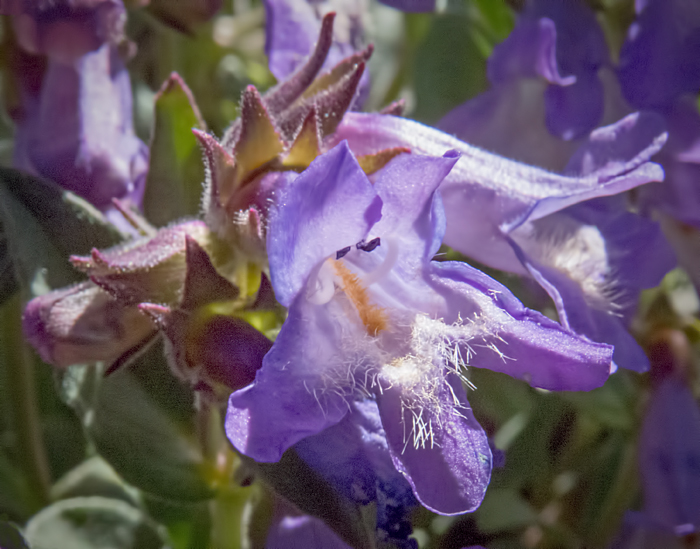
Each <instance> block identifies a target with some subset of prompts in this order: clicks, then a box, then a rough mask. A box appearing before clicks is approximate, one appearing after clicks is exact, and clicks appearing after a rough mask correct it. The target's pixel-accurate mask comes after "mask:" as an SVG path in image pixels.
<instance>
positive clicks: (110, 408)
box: [0, 0, 700, 549]
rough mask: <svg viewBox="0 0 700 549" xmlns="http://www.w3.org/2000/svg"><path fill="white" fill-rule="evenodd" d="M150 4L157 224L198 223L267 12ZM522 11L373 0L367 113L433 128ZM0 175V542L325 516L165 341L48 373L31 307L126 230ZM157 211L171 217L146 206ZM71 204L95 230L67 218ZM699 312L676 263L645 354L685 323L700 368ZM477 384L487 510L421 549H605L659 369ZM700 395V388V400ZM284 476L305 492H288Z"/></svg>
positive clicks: (221, 532) (139, 83)
mask: <svg viewBox="0 0 700 549" xmlns="http://www.w3.org/2000/svg"><path fill="white" fill-rule="evenodd" d="M142 3H143V2H140V1H138V0H132V2H131V3H130V4H129V5H128V7H129V19H128V26H127V36H128V37H129V39H130V40H131V41H132V42H133V48H132V52H131V53H132V55H133V56H132V58H131V60H130V61H129V63H128V69H129V71H130V74H131V78H132V85H133V92H134V98H135V101H134V106H135V109H134V115H135V123H136V128H137V132H138V134H139V135H140V137H141V138H142V139H143V140H144V141H145V142H146V143H149V144H150V145H151V148H152V153H151V154H152V157H151V174H150V175H149V191H148V193H150V194H147V198H146V205H145V209H146V215H147V217H148V218H149V220H150V221H151V222H152V223H154V224H155V225H164V224H166V223H167V222H169V221H170V220H172V219H177V218H180V217H182V216H186V215H194V214H196V213H197V205H198V194H199V191H200V189H201V186H200V185H201V182H202V180H203V171H202V164H201V158H200V152H199V149H198V147H197V146H196V143H195V140H194V138H193V137H192V134H191V132H190V128H192V127H194V126H199V127H205V128H207V129H208V130H209V131H211V132H213V133H214V134H216V135H218V136H221V135H222V134H223V131H224V130H225V128H226V127H227V126H228V125H229V124H230V122H231V121H232V120H233V119H234V118H235V117H236V116H237V113H238V99H239V97H240V94H241V92H242V90H243V89H244V88H245V86H247V85H249V84H253V85H255V86H256V87H258V89H260V90H261V91H262V90H264V89H265V88H268V87H270V86H271V85H273V84H274V78H273V77H272V75H271V74H270V73H269V71H268V69H267V65H266V58H265V55H264V10H263V7H262V5H261V4H260V3H259V2H257V1H251V0H233V1H227V2H225V3H224V6H223V8H222V9H221V10H220V11H219V12H218V13H217V14H216V16H215V17H214V18H213V19H211V20H210V21H205V22H201V21H196V18H189V17H184V18H182V19H179V20H178V19H177V18H175V19H173V18H172V17H170V16H168V15H167V13H165V14H164V12H163V10H161V9H159V6H160V5H162V3H163V2H156V1H153V2H152V3H151V5H149V6H143V5H141V4H142ZM519 4H520V2H519V1H517V0H511V1H509V2H506V1H503V0H446V1H445V2H442V3H441V5H440V6H439V8H440V9H439V10H438V12H437V13H433V14H403V13H401V12H399V11H396V10H392V9H390V8H387V7H385V6H382V5H379V4H377V3H371V4H370V5H369V9H370V11H371V16H370V18H369V22H370V27H369V36H368V38H369V40H370V41H372V42H374V43H375V46H376V50H375V54H374V56H373V58H372V59H371V62H370V65H369V67H370V71H371V76H372V82H373V84H372V91H371V95H370V98H369V101H368V103H367V105H366V109H367V110H377V109H380V108H382V107H383V106H385V105H387V104H388V103H390V102H391V101H394V100H396V99H399V98H403V99H405V100H406V104H407V111H406V116H409V117H412V118H415V119H417V120H420V121H423V122H425V123H428V124H431V123H435V122H436V121H438V120H439V119H440V118H441V117H442V116H443V115H444V114H446V113H447V112H448V111H449V110H450V109H451V108H453V107H455V106H457V105H459V104H460V103H462V102H464V101H465V100H466V99H469V98H471V97H474V96H475V95H477V94H478V93H480V92H482V91H484V90H485V89H486V88H487V87H488V82H487V79H486V59H487V58H488V56H489V55H490V53H491V51H492V49H493V47H494V45H495V44H497V43H499V42H500V41H501V40H503V39H504V38H505V37H506V36H507V35H508V33H509V32H510V31H511V29H512V28H513V24H514V20H515V14H516V11H517V9H518V8H519V7H520V6H519ZM591 5H592V7H594V8H595V9H596V10H597V14H598V17H599V20H600V22H601V23H602V25H603V28H604V29H605V32H606V36H607V39H608V41H609V43H610V45H611V48H612V51H613V52H615V51H616V50H617V49H618V48H619V46H620V44H621V43H622V40H623V37H624V33H625V32H626V29H627V26H628V24H629V22H630V21H631V20H632V18H633V5H632V2H631V1H628V0H593V1H591ZM166 11H167V10H166ZM0 32H1V33H2V40H1V42H2V44H3V46H2V48H3V49H2V56H0V63H1V64H2V69H3V70H2V73H1V74H2V91H3V95H4V97H5V105H6V107H8V108H9V107H11V105H12V95H13V90H12V86H13V82H12V75H11V73H10V72H9V70H7V69H8V58H9V54H10V52H11V50H12V47H13V44H12V40H13V37H12V32H11V29H10V25H9V24H8V21H7V20H3V21H2V27H1V29H0ZM172 72H177V73H178V74H179V75H180V76H181V77H182V79H183V80H184V81H185V82H186V83H187V85H188V86H189V88H190V89H191V91H192V94H193V96H194V98H195V99H196V104H197V106H198V108H199V111H200V112H199V113H197V112H193V111H192V108H191V107H190V105H189V103H188V101H187V98H186V97H184V95H183V92H182V89H181V88H178V87H177V86H174V87H170V88H167V89H166V88H164V92H163V93H162V94H160V95H158V90H159V89H161V86H163V84H164V82H166V81H167V80H168V79H169V78H170V75H171V73H172ZM12 140H13V128H12V123H11V122H10V118H9V117H8V116H7V114H6V113H3V116H2V117H1V118H0V163H1V164H2V165H3V166H10V165H11V158H12V143H13V141H12ZM156 179H158V180H159V181H155V180H156ZM151 180H154V182H151ZM0 183H1V184H0V210H1V212H2V216H1V219H2V226H3V227H2V228H3V233H2V238H3V240H2V241H1V242H0V251H2V254H0V256H1V257H2V258H4V262H3V263H0V275H1V276H2V284H0V299H1V300H2V305H1V306H0V547H3V548H4V549H19V548H21V547H28V546H31V547H32V548H35V549H38V548H51V549H64V548H65V549H82V548H88V547H101V548H115V549H122V548H127V547H136V548H151V547H153V548H157V547H172V548H174V549H186V548H202V549H206V548H215V549H238V548H245V547H261V546H262V545H263V543H264V541H263V540H264V535H265V528H266V524H267V523H269V520H270V513H271V509H272V504H273V501H274V497H275V495H274V494H275V492H277V493H280V494H282V495H284V496H285V497H287V498H289V499H290V500H292V501H294V502H295V503H296V504H297V505H298V506H299V507H300V508H301V509H302V510H306V511H310V512H315V513H321V512H322V511H319V510H318V509H315V508H314V502H313V501H311V500H313V498H311V500H309V498H308V497H307V498H306V499H305V498H304V497H303V495H300V493H301V492H303V489H302V488H304V489H306V488H308V483H309V482H314V480H313V479H311V477H312V476H313V474H312V473H311V472H309V471H304V470H303V467H302V466H301V465H300V464H299V463H296V462H294V459H293V457H292V458H290V459H289V460H287V461H286V462H284V463H281V464H280V465H279V469H278V470H275V469H274V468H267V469H266V468H256V467H255V466H254V465H251V464H250V463H247V462H246V463H244V462H242V461H241V458H239V457H238V456H237V455H235V454H234V452H233V450H228V451H227V452H225V453H223V454H222V453H221V452H218V451H210V450H211V449H217V448H220V447H221V445H222V444H225V442H224V439H223V432H222V429H221V428H220V423H221V417H220V415H219V414H218V412H217V411H216V410H213V411H212V412H211V414H210V415H208V416H206V417H201V415H198V414H196V413H195V409H196V406H195V399H196V398H197V396H196V395H195V394H194V393H193V392H192V390H191V389H190V388H188V387H186V386H184V385H183V384H182V383H181V382H180V381H178V380H177V379H175V377H174V376H173V375H172V374H171V372H170V371H169V369H168V368H167V365H166V363H165V360H164V357H163V352H162V345H163V344H162V342H161V341H159V340H156V341H154V342H152V343H151V344H150V346H148V347H147V348H145V349H144V350H143V352H141V353H140V354H139V355H138V356H136V357H135V358H134V359H133V360H132V362H131V364H130V365H128V367H125V368H122V369H120V370H119V371H118V372H116V373H115V374H113V375H111V376H109V377H104V376H103V370H104V366H99V365H98V366H97V367H94V366H92V365H76V366H72V367H70V368H68V369H67V370H65V371H61V372H59V371H57V370H55V369H53V368H51V367H49V366H48V365H46V364H44V363H42V362H41V360H40V359H39V358H38V357H37V356H36V355H35V354H34V352H33V351H32V350H30V349H29V348H28V347H27V345H26V344H24V343H23V340H22V333H21V327H20V324H19V322H18V318H19V316H20V313H21V308H22V304H23V303H24V302H26V300H27V299H28V298H29V297H31V296H32V295H36V294H38V293H41V292H43V291H45V289H46V287H47V286H49V287H58V286H60V285H63V284H65V283H68V282H72V281H74V280H77V279H78V277H77V275H76V274H75V273H74V272H73V271H72V269H71V268H70V267H69V266H68V264H67V262H66V260H65V258H66V257H67V255H68V254H70V253H72V254H75V253H86V252H88V251H89V249H90V248H91V247H93V246H97V247H100V246H104V245H107V244H111V243H115V242H117V241H119V239H120V236H119V235H117V234H111V233H110V231H109V229H108V228H106V227H105V226H104V220H101V219H99V216H95V215H93V212H92V211H91V210H90V208H89V207H88V206H87V205H86V204H84V203H82V202H81V201H80V200H79V199H75V198H74V197H73V198H72V199H69V198H66V196H65V195H61V196H60V197H58V200H55V201H54V202H53V203H52V204H51V205H50V207H49V205H47V204H44V205H43V206H42V205H41V204H39V205H37V203H36V201H35V197H32V196H28V195H26V193H24V194H23V193H22V192H21V182H19V183H18V182H17V181H14V180H13V176H12V174H10V173H6V172H0ZM173 195H176V198H172V196H173ZM149 203H158V204H159V207H158V208H152V209H151V211H149ZM42 208H43V209H42ZM47 208H49V209H48V210H47ZM164 208H165V209H164ZM47 211H48V212H49V213H48V214H47ZM76 212H79V213H80V216H79V217H80V219H82V225H81V224H77V225H76V224H74V225H73V226H70V224H67V223H60V220H61V219H64V218H68V217H70V218H71V219H72V218H73V217H75V215H76ZM61 216H63V217H61ZM71 216H72V217H71ZM91 216H92V217H91ZM159 216H160V217H159ZM81 234H82V235H83V239H82V240H80V239H79V238H78V239H77V240H76V238H77V236H79V235H81ZM85 235H88V236H85ZM86 240H88V241H86ZM444 251H445V252H446V254H447V255H446V256H445V257H448V258H455V254H453V253H452V252H449V250H444ZM8 257H9V259H8ZM484 270H486V271H487V272H489V274H491V275H492V276H495V277H496V278H498V279H500V280H501V281H502V282H503V283H505V284H506V285H507V286H508V287H510V288H511V289H512V290H513V291H514V292H515V293H516V294H517V295H518V297H520V298H521V299H522V300H523V301H524V302H525V303H526V304H527V305H528V306H530V307H535V308H538V309H540V310H543V311H544V312H545V313H546V314H550V315H551V314H554V313H553V307H552V306H551V304H550V303H549V302H548V298H546V296H545V295H544V294H543V293H542V292H541V290H539V289H537V288H535V287H534V286H533V285H530V284H528V283H527V282H524V281H522V280H521V279H519V278H517V277H515V276H511V275H504V274H502V273H498V272H494V271H492V270H488V269H484ZM697 312H698V299H697V296H696V294H695V292H694V290H693V287H692V285H691V284H690V282H689V280H688V279H687V277H686V276H685V274H684V273H683V272H682V271H680V270H676V271H673V272H672V273H670V274H669V275H668V276H667V277H666V279H665V280H664V282H663V284H662V285H661V286H659V287H658V288H656V289H653V290H649V291H646V292H645V293H644V294H643V297H642V301H641V306H640V311H639V314H638V317H637V320H636V324H635V325H634V329H635V334H636V335H637V337H638V338H639V339H640V341H641V342H642V343H643V344H644V345H645V346H646V347H647V348H650V347H653V345H654V341H655V340H654V335H655V334H657V333H659V331H660V330H667V329H673V330H680V331H682V332H683V333H684V334H685V335H686V336H687V340H688V342H690V344H691V345H692V350H691V354H690V358H689V364H690V367H691V369H692V368H693V367H696V366H697V364H698V363H699V362H698V342H699V341H700V323H699V322H698V319H697ZM468 375H469V378H470V380H471V381H472V383H473V384H474V386H475V387H476V389H475V390H471V391H470V393H469V399H470V402H471V403H472V405H473V408H474V410H475V413H476V416H477V419H478V420H479V422H480V423H481V425H483V426H484V428H485V429H486V431H487V433H488V434H489V435H490V436H492V437H493V441H494V444H495V446H496V448H498V449H499V450H500V451H502V456H501V457H502V459H501V461H502V462H503V463H502V464H501V465H502V467H499V468H497V469H495V470H494V473H493V478H492V482H491V486H490V488H489V490H488V492H487V495H486V499H485V500H484V503H483V505H482V506H481V508H480V509H479V510H477V511H476V512H475V513H473V514H470V515H465V516H458V517H444V516H437V515H434V514H432V513H430V512H428V511H426V510H421V511H419V512H417V513H416V515H415V517H414V526H415V537H416V539H417V540H418V541H419V544H420V546H421V547H425V548H435V549H437V548H440V549H453V548H455V549H457V548H460V547H464V546H468V545H471V544H483V545H485V546H487V547H489V549H501V548H503V549H505V548H518V547H527V548H534V547H542V548H552V549H554V548H560V547H571V548H579V547H590V548H596V547H606V546H607V545H608V544H609V542H610V539H611V538H612V537H613V536H614V535H615V533H616V531H617V530H618V528H619V526H620V522H621V519H622V516H623V513H624V512H625V510H627V509H629V508H638V507H639V505H640V491H639V483H638V479H637V474H636V457H635V454H636V439H637V434H638V431H639V425H640V420H641V417H642V413H643V410H644V406H645V402H646V398H647V395H648V392H649V379H648V376H640V375H637V374H634V373H631V372H627V371H621V372H618V373H616V374H615V375H613V376H612V377H611V378H610V380H609V381H608V382H607V383H606V384H605V386H604V387H602V388H600V389H597V390H595V391H592V392H590V393H586V394H579V393H570V394H569V393H559V394H554V393H548V392H546V391H542V390H535V389H532V388H530V387H529V386H527V385H526V384H524V383H522V382H519V381H517V380H514V379H512V378H510V377H507V376H505V375H501V374H498V373H494V372H491V371H486V370H478V369H473V370H470V371H469V372H468ZM693 379H695V377H693ZM698 388H699V387H698V384H697V383H695V389H696V391H695V392H696V395H697V394H698ZM280 471H281V472H280ZM284 475H287V476H288V477H291V478H292V480H291V481H289V482H282V481H281V480H280V479H282V478H283V477H284ZM310 479H311V480H310ZM315 482H320V481H319V480H318V479H316V481H315ZM316 488H317V489H318V490H321V491H322V489H323V487H322V486H320V485H319V486H316ZM318 493H320V492H318ZM317 507H318V506H317ZM328 507H329V508H330V509H331V510H330V511H328V513H331V514H332V513H336V514H335V515H333V516H330V515H329V516H326V517H324V518H325V519H326V520H327V522H328V523H330V524H332V523H334V521H335V523H336V524H337V523H339V522H342V521H343V520H346V521H348V520H350V521H352V520H357V517H355V518H353V515H352V513H351V512H350V511H348V510H344V509H343V507H342V505H341V504H338V505H336V506H332V505H331V506H328ZM360 520H361V519H360ZM17 526H21V527H22V531H23V535H21V534H20V533H19V530H18V529H17Z"/></svg>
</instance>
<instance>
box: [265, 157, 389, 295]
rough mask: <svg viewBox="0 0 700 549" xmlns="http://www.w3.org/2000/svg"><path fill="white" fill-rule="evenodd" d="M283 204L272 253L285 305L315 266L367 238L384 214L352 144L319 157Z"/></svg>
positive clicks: (272, 232)
mask: <svg viewBox="0 0 700 549" xmlns="http://www.w3.org/2000/svg"><path fill="white" fill-rule="evenodd" d="M278 204H282V205H283V206H284V207H280V208H278V209H277V210H276V211H273V212H272V213H271V218H270V225H269V230H268V238H267V252H268V257H269V261H270V265H271V266H272V268H271V272H270V275H271V281H272V286H273V288H274V289H275V295H276V296H277V300H278V301H279V302H280V303H281V304H282V305H285V306H289V305H290V304H291V302H292V300H293V299H294V296H296V295H297V294H298V293H299V291H300V290H301V289H302V287H303V286H304V284H306V281H307V279H308V278H309V274H310V273H311V271H312V270H313V269H314V268H316V267H317V266H318V265H319V264H320V263H321V262H322V261H323V260H325V259H326V258H328V257H335V254H336V252H337V251H338V250H341V249H343V248H345V247H347V246H354V245H355V244H356V243H357V242H359V241H361V240H362V239H364V238H365V237H366V236H367V233H368V231H369V229H370V227H371V226H372V225H373V224H374V223H375V222H376V221H377V220H378V219H379V217H380V215H381V213H380V212H381V199H379V198H378V196H377V192H376V190H375V189H374V188H373V187H372V184H371V183H370V182H369V180H368V179H367V176H366V175H365V174H364V172H363V171H362V169H361V168H360V166H359V164H358V163H357V160H355V157H354V156H353V154H352V153H351V152H350V150H349V149H348V146H347V144H346V143H341V144H340V145H338V146H336V147H335V148H334V149H333V150H331V151H329V152H327V153H326V154H324V155H322V156H320V157H319V158H317V159H316V160H314V162H312V163H311V165H310V166H309V168H308V169H306V170H305V171H304V172H303V173H302V174H301V175H300V176H299V177H298V178H297V179H295V180H294V182H292V183H291V184H290V185H288V186H287V187H286V188H285V189H283V190H282V191H281V194H280V196H279V197H278ZM292 228H293V229H292Z"/></svg>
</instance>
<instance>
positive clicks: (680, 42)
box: [618, 0, 700, 110]
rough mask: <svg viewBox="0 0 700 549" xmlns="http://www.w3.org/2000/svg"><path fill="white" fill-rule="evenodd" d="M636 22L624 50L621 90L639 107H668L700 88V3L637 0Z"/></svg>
mask: <svg viewBox="0 0 700 549" xmlns="http://www.w3.org/2000/svg"><path fill="white" fill-rule="evenodd" d="M635 9H636V12H637V19H636V21H634V22H633V23H632V25H630V28H629V30H628V32H627V40H626V41H625V43H624V44H623V46H622V50H621V51H620V65H619V68H618V76H619V78H620V85H621V86H622V91H623V94H624V96H625V98H626V99H627V101H629V103H630V104H632V105H634V107H635V108H637V109H655V110H656V109H660V110H663V109H666V108H668V107H670V106H671V105H672V104H673V103H674V102H675V101H676V99H678V98H679V97H681V96H682V95H685V94H697V91H698V88H700V5H698V3H697V2H695V1H693V0H636V2H635Z"/></svg>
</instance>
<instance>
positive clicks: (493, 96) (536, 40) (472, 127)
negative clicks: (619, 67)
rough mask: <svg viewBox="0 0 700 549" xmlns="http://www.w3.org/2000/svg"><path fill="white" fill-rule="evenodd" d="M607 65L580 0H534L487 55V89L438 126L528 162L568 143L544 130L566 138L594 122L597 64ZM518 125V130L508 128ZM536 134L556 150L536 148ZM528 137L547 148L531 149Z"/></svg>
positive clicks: (599, 111) (598, 109)
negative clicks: (488, 85)
mask: <svg viewBox="0 0 700 549" xmlns="http://www.w3.org/2000/svg"><path fill="white" fill-rule="evenodd" d="M608 64H609V56H608V52H607V47H606V43H605V38H604V36H603V32H602V30H601V29H600V26H599V25H598V23H597V22H596V19H595V15H594V14H593V12H592V11H591V10H590V8H588V7H587V6H586V5H585V3H584V2H583V1H579V0H575V1H572V2H566V3H562V2H560V1H557V0H533V1H531V2H529V3H528V5H527V7H526V8H525V10H523V12H522V13H521V14H520V16H519V18H518V22H517V24H516V26H515V28H514V29H513V31H512V32H511V34H510V35H509V36H508V38H506V39H505V40H504V41H503V42H502V43H501V44H499V45H497V46H496V47H495V48H494V50H493V54H492V55H491V57H490V58H489V60H488V77H489V80H490V81H491V85H492V88H491V90H489V91H487V92H485V93H483V94H481V95H480V96H478V97H476V98H474V99H472V100H470V101H468V102H467V103H465V104H463V105H461V106H459V107H457V108H456V109H454V110H453V111H452V112H450V113H449V114H448V115H447V116H445V118H444V119H443V120H442V121H441V122H440V123H439V124H438V126H439V127H440V129H442V130H444V131H446V132H447V133H451V134H454V135H456V136H457V137H459V138H460V139H462V140H464V141H468V142H469V143H473V144H475V145H478V146H483V147H485V148H488V149H492V150H497V151H498V152H501V153H502V154H506V156H509V157H512V158H516V159H518V160H523V161H527V162H533V157H535V158H537V157H536V155H537V154H550V155H551V154H552V153H553V152H554V151H556V150H557V149H564V148H566V147H565V144H563V143H561V144H560V143H556V140H554V139H551V137H549V136H548V135H546V134H547V133H550V134H551V135H552V136H555V137H557V138H560V139H563V140H566V141H570V140H572V139H578V138H580V137H582V136H584V135H585V134H587V133H588V132H589V131H591V130H592V129H593V128H595V127H596V126H597V125H598V124H599V122H600V120H601V118H602V116H603V109H604V96H603V85H602V83H601V81H600V79H599V78H598V71H599V70H600V69H601V68H603V67H605V66H606V65H608ZM523 103H526V104H527V107H525V106H524V105H523ZM516 124H517V125H518V126H519V130H518V131H513V126H514V125H516ZM543 124H546V129H545V127H543ZM535 134H536V135H538V136H539V139H537V138H536V137H535ZM524 135H525V136H530V139H523V136H524ZM542 139H544V140H546V142H547V143H548V144H549V145H550V147H554V149H553V150H552V149H550V147H542V146H541V140H542ZM504 142H505V143H506V144H505V147H507V148H508V150H506V151H504V150H503V147H504ZM534 143H538V145H539V147H538V149H539V151H542V149H545V151H544V152H538V151H534V150H533V145H534ZM525 149H529V150H525ZM546 149H550V150H546ZM520 155H522V156H520ZM544 165H548V164H544Z"/></svg>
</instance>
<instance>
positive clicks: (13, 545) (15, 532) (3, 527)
mask: <svg viewBox="0 0 700 549" xmlns="http://www.w3.org/2000/svg"><path fill="white" fill-rule="evenodd" d="M0 547H2V549H29V544H27V540H25V539H24V537H22V534H20V532H19V529H18V528H17V527H16V526H15V525H14V524H10V523H9V522H5V521H4V520H0Z"/></svg>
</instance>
